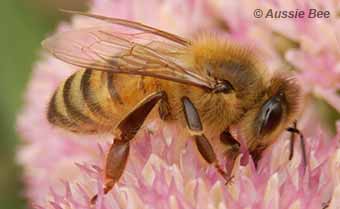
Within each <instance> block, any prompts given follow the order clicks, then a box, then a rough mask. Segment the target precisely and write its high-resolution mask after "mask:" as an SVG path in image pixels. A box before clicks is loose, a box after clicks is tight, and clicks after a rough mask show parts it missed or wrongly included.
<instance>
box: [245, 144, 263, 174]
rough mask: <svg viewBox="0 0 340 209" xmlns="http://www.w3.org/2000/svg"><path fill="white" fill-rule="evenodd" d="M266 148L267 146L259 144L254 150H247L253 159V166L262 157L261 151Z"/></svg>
mask: <svg viewBox="0 0 340 209" xmlns="http://www.w3.org/2000/svg"><path fill="white" fill-rule="evenodd" d="M266 148H267V147H266V146H261V145H259V146H257V147H256V148H255V149H254V150H249V154H250V155H251V157H252V159H253V161H254V165H255V168H257V165H258V162H259V160H260V159H261V157H262V153H263V151H264V150H265V149H266Z"/></svg>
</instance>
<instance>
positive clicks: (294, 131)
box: [287, 121, 307, 172]
mask: <svg viewBox="0 0 340 209" xmlns="http://www.w3.org/2000/svg"><path fill="white" fill-rule="evenodd" d="M287 131H289V132H291V137H290V153H289V160H291V159H292V158H293V155H294V142H295V134H298V135H299V136H300V146H301V151H302V160H303V166H304V172H305V171H306V168H307V154H306V144H305V138H304V136H303V134H302V133H301V131H300V130H299V129H298V128H297V121H294V123H293V127H289V128H287Z"/></svg>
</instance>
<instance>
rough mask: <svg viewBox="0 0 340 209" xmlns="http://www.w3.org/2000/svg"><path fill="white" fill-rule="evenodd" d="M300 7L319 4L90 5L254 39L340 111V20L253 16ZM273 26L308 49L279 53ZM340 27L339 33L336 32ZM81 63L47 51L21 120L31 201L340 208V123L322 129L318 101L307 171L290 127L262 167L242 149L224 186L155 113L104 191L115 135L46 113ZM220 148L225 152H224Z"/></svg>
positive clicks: (309, 125)
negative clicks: (77, 131) (81, 129)
mask: <svg viewBox="0 0 340 209" xmlns="http://www.w3.org/2000/svg"><path fill="white" fill-rule="evenodd" d="M324 2H328V1H323V2H322V3H321V1H320V2H318V6H320V5H321V4H322V5H323V6H324V8H328V9H330V10H331V9H333V8H335V7H336V5H332V3H331V1H329V2H328V3H329V4H326V3H324ZM301 5H303V8H305V7H306V8H309V7H312V6H315V5H309V4H305V3H303V4H299V5H295V4H294V3H292V5H289V4H288V3H285V2H283V1H238V2H236V1H228V2H227V1H220V2H219V1H204V0H187V1H179V0H174V1H170V0H165V1H156V0H151V1H148V3H147V4H146V3H145V2H141V1H132V0H127V1H114V0H96V1H94V2H93V5H92V7H91V11H90V12H91V13H97V14H101V15H107V16H114V17H121V18H128V19H133V20H138V21H140V22H144V23H146V24H150V25H152V26H155V27H159V28H162V29H164V30H167V31H170V32H173V33H177V34H180V35H183V36H188V37H189V36H192V35H194V34H195V32H196V31H199V30H202V29H205V30H210V31H214V32H217V33H221V34H222V35H225V36H226V37H229V38H231V39H234V40H236V41H241V42H244V43H251V45H252V46H254V47H256V48H258V50H259V52H261V53H262V54H263V57H264V59H265V61H266V63H267V64H268V66H269V68H270V69H275V68H279V67H282V66H284V64H287V62H288V63H289V64H290V65H293V66H294V68H296V71H297V76H298V77H299V80H300V81H301V85H302V86H303V87H304V88H305V92H306V93H311V94H313V95H318V96H321V97H323V98H324V99H325V100H326V101H328V102H329V103H330V104H331V105H332V106H334V107H335V108H337V110H339V108H340V102H339V96H337V95H336V94H335V92H336V91H337V90H338V88H339V82H338V81H339V70H338V67H337V66H338V62H337V59H336V58H337V57H338V56H339V55H338V54H339V51H338V49H337V45H336V44H337V42H336V39H334V40H333V38H332V35H331V31H332V30H338V27H336V25H337V24H338V23H337V19H335V18H334V20H333V19H332V21H327V20H321V21H320V22H318V25H317V26H315V27H314V26H313V25H312V24H314V22H313V21H316V20H308V21H307V20H278V21H277V22H275V21H272V20H268V19H255V18H254V17H253V16H252V14H253V9H255V8H282V9H283V8H294V6H301ZM301 7H302V6H301ZM320 7H321V6H320ZM337 7H339V6H337ZM150 11H152V12H150ZM332 12H333V10H332ZM334 12H335V11H334ZM220 17H221V18H222V20H223V21H225V23H227V25H228V27H229V29H230V30H229V31H228V32H229V33H227V31H223V28H221V27H219V25H220V24H218V23H217V19H218V18H220ZM216 18H217V19H216ZM96 24H98V21H96V20H93V19H89V18H85V17H79V16H75V17H74V18H73V19H72V23H71V24H66V23H63V24H62V25H61V26H60V27H59V29H58V31H64V30H70V29H74V28H82V27H89V26H91V25H96ZM302 29H303V30H302ZM273 31H275V32H277V33H280V34H281V35H282V36H283V39H282V40H281V41H283V42H284V45H285V46H287V43H288V42H289V41H293V42H296V43H298V45H300V47H298V48H297V47H291V48H289V47H288V48H287V49H286V50H283V51H282V50H280V49H281V48H278V45H277V43H276V42H275V40H276V38H277V37H276V36H275V34H274V33H273ZM327 31H328V32H327ZM339 33H340V31H335V36H338V35H339ZM323 34H328V36H327V37H324V36H323ZM315 43H317V44H315ZM280 46H282V45H280ZM282 52H283V56H282V54H280V53H282ZM75 70H77V68H76V67H74V66H71V65H69V64H65V63H63V62H61V61H59V60H56V59H55V58H53V57H51V56H50V55H47V54H45V53H43V54H42V59H41V61H39V62H38V63H37V64H36V66H35V68H34V72H33V76H32V80H31V82H30V84H29V86H28V90H27V94H26V97H25V98H26V100H25V107H24V109H23V111H22V112H21V114H20V115H19V117H18V132H19V133H20V134H21V136H22V139H23V143H22V146H21V147H20V149H19V151H18V162H19V163H20V164H21V165H23V167H24V178H25V183H26V190H25V192H26V196H27V198H28V199H29V201H30V203H31V206H32V207H33V208H44V209H46V208H51V209H52V208H54V209H61V208H72V209H86V208H91V207H92V208H102V209H110V208H138V209H139V208H155V209H156V208H169V209H175V208H197V209H201V208H202V209H210V208H218V209H224V208H231V209H233V208H252V209H257V208H258V209H260V208H261V209H262V208H268V209H269V208H273V209H276V208H277V209H279V208H280V209H281V208H284V209H285V208H287V209H288V208H291V209H293V208H303V209H305V208H310V209H312V208H322V205H323V204H325V203H329V208H333V209H335V208H339V207H340V201H339V199H340V149H339V140H340V123H338V124H337V135H336V136H330V134H328V133H326V132H325V131H324V130H322V129H321V128H319V127H320V123H319V122H317V121H319V119H318V117H317V116H316V114H314V112H315V109H313V106H312V105H310V104H306V108H305V110H304V112H303V114H302V116H301V118H300V120H299V127H300V128H302V132H303V133H304V135H305V138H306V144H307V157H308V159H309V165H308V167H307V171H306V173H305V174H303V172H302V170H303V166H302V158H301V156H302V155H301V149H300V147H299V146H295V151H294V157H293V159H292V160H291V161H289V160H288V155H289V141H288V140H287V139H288V138H289V136H288V135H287V134H283V135H282V137H281V138H280V139H279V140H278V141H277V142H276V143H275V144H274V145H273V146H272V147H270V148H269V149H267V150H266V151H265V154H264V156H263V158H262V159H261V161H260V162H259V166H258V168H257V169H255V168H254V165H253V162H252V161H251V160H250V161H249V162H248V163H244V162H243V160H244V158H246V157H247V156H246V155H247V154H244V155H243V156H241V155H240V156H238V158H237V163H236V164H235V166H234V167H233V169H232V172H233V174H234V176H235V179H234V182H233V184H229V185H227V186H225V185H224V181H223V179H221V177H220V176H219V175H218V174H217V173H216V170H215V169H214V168H212V167H210V166H208V165H207V163H205V162H204V161H203V160H202V158H201V157H200V155H199V154H198V153H197V151H196V148H195V146H194V144H193V142H192V139H191V138H182V137H181V131H183V130H182V129H181V127H179V126H178V125H169V124H166V123H164V122H162V121H160V120H153V121H149V122H148V123H147V125H146V126H145V127H144V128H143V129H142V130H141V131H140V132H139V134H138V135H137V137H136V138H135V139H134V141H133V143H132V147H131V149H132V150H131V153H130V157H129V161H128V165H127V168H126V171H125V173H124V175H123V177H122V179H121V180H120V182H119V183H118V184H116V186H115V187H114V189H113V190H112V191H111V192H110V193H109V194H107V195H105V196H104V195H103V193H102V185H103V179H102V172H101V171H102V169H103V164H104V159H105V153H106V151H107V150H108V147H109V143H110V142H111V141H112V136H108V135H101V136H85V135H74V134H71V133H68V132H65V131H63V130H60V129H58V128H55V127H52V126H51V125H50V124H49V123H48V122H47V120H46V116H45V114H46V113H45V112H46V108H47V104H48V101H49V99H50V97H51V95H52V93H53V92H54V90H55V89H56V87H57V86H58V85H59V84H60V82H62V81H63V80H64V79H66V78H67V77H68V76H69V75H71V74H72V72H74V71H75ZM211 141H212V143H213V145H214V146H215V148H218V150H221V149H222V148H221V147H217V146H218V145H219V144H218V143H217V142H216V141H217V140H211ZM296 145H298V143H297V144H296ZM222 153H223V151H222V152H219V155H220V158H222V156H223V154H222ZM96 193H98V194H99V196H98V201H97V203H96V205H95V206H91V205H90V204H89V200H90V198H91V197H92V196H93V195H94V194H96Z"/></svg>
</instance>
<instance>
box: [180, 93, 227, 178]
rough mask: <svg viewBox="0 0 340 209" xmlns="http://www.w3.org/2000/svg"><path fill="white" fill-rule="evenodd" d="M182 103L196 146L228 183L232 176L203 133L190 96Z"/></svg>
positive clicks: (183, 99)
mask: <svg viewBox="0 0 340 209" xmlns="http://www.w3.org/2000/svg"><path fill="white" fill-rule="evenodd" d="M181 100H182V105H183V110H184V116H185V120H186V123H187V126H188V128H189V131H190V133H191V134H192V135H193V136H194V137H195V142H196V146H197V148H198V151H199V152H200V153H201V155H202V157H203V158H204V159H205V161H207V162H208V163H209V164H212V165H214V167H215V168H216V169H217V171H218V173H219V174H221V175H222V177H223V178H224V179H225V180H226V184H228V183H230V182H231V180H232V178H233V177H232V176H229V175H228V174H227V173H226V172H225V171H224V170H223V169H222V167H221V165H220V163H219V162H218V159H217V157H216V153H215V152H214V150H213V147H212V146H211V144H210V142H209V140H208V139H207V138H206V136H205V135H204V133H203V126H202V123H201V119H200V116H199V114H198V111H197V109H196V107H195V106H194V104H193V103H192V102H191V101H190V99H189V98H188V97H182V98H181Z"/></svg>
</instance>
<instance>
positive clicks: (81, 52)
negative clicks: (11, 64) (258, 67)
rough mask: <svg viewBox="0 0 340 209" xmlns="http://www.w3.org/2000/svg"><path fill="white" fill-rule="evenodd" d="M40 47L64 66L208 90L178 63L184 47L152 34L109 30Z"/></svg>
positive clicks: (58, 38)
mask: <svg viewBox="0 0 340 209" xmlns="http://www.w3.org/2000/svg"><path fill="white" fill-rule="evenodd" d="M42 44H43V46H44V47H45V48H46V49H47V50H49V51H50V52H51V53H52V54H53V55H54V56H55V57H57V58H58V59H60V60H63V61H65V62H67V63H70V64H73V65H76V66H79V67H84V68H90V69H94V70H104V71H111V72H117V73H127V74H138V75H144V76H153V77H158V78H162V79H167V80H172V81H176V82H181V83H186V84H189V85H195V86H200V87H205V88H211V84H210V82H209V79H208V78H206V77H204V76H203V75H199V74H197V73H195V72H193V71H192V70H191V69H190V68H189V67H188V66H184V64H183V63H180V59H178V57H180V56H181V55H182V54H183V53H185V52H186V51H185V50H186V48H187V47H186V46H183V45H179V44H178V43H175V42H171V41H166V40H161V39H160V37H159V36H155V35H154V34H150V33H145V32H137V33H119V32H117V31H115V30H113V29H112V27H109V26H105V27H104V26H103V27H93V28H86V29H79V30H74V31H69V32H64V33H62V34H57V35H54V36H52V37H50V38H48V39H46V40H45V41H43V43H42Z"/></svg>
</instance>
